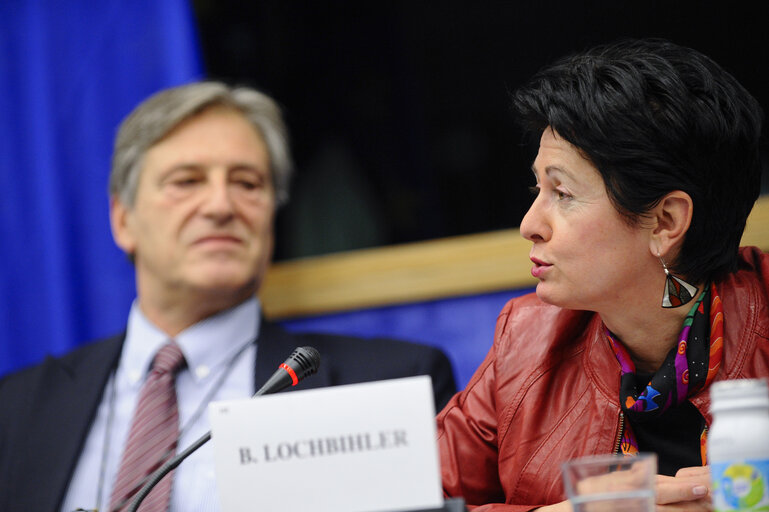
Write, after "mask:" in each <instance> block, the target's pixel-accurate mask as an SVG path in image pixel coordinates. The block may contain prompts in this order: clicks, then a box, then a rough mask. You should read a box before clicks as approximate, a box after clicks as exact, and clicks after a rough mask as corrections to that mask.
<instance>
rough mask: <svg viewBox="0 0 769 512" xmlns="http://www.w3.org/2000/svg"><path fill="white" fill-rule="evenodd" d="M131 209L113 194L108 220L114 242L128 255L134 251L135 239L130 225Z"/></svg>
mask: <svg viewBox="0 0 769 512" xmlns="http://www.w3.org/2000/svg"><path fill="white" fill-rule="evenodd" d="M131 215H132V211H131V209H130V208H128V207H127V206H126V205H125V204H123V202H122V201H121V200H120V199H119V198H118V197H117V196H113V197H112V198H111V199H110V204H109V221H110V227H111V228H112V238H113V239H114V240H115V244H117V246H118V247H120V248H121V249H123V252H125V253H126V254H128V255H129V256H131V255H133V254H134V251H136V239H135V238H134V235H133V227H132V225H131Z"/></svg>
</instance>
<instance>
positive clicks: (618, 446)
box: [438, 40, 769, 512]
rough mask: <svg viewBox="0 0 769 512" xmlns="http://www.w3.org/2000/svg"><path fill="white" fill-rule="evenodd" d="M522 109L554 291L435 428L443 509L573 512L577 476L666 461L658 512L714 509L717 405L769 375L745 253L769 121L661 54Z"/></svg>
mask: <svg viewBox="0 0 769 512" xmlns="http://www.w3.org/2000/svg"><path fill="white" fill-rule="evenodd" d="M514 106H515V110H516V112H517V114H518V119H519V120H520V122H521V124H522V125H523V127H524V128H525V129H526V131H527V132H528V133H530V134H532V135H533V136H534V139H535V142H538V143H539V150H538V153H537V155H536V158H535V160H534V163H533V165H532V172H533V174H534V178H535V181H536V186H535V187H534V189H533V192H534V194H535V198H534V202H533V204H532V206H531V208H530V209H529V211H528V213H527V214H526V216H525V217H524V219H523V221H522V223H521V234H522V235H523V236H524V237H525V238H526V239H527V240H530V241H531V242H532V249H531V254H530V257H531V261H532V262H533V268H532V274H533V275H534V277H536V278H538V279H539V283H538V285H537V289H536V294H531V295H528V296H524V297H521V298H517V299H513V300H512V301H510V302H509V303H508V304H507V305H506V306H505V308H504V310H503V311H502V312H501V314H500V316H499V319H498V323H497V329H496V334H495V339H494V344H493V346H492V348H491V350H490V351H489V353H488V356H487V357H486V360H485V361H484V362H483V364H482V365H481V366H480V368H478V370H477V372H476V373H475V375H474V376H473V378H472V380H471V381H470V383H469V384H468V386H467V388H466V389H465V390H464V391H462V392H461V393H459V394H458V395H456V396H455V397H454V398H453V399H452V400H451V402H449V404H448V405H447V406H446V408H445V409H444V410H443V411H442V412H441V413H440V415H439V416H438V429H439V432H438V434H439V444H440V454H441V466H442V473H443V483H444V490H445V493H446V494H447V495H448V496H463V497H464V498H465V500H466V502H467V503H468V504H469V505H470V506H471V508H472V507H477V508H476V510H478V511H481V510H483V511H500V512H501V511H509V512H513V511H523V510H532V509H537V508H540V507H541V508H540V510H542V511H545V510H551V511H557V510H570V506H569V504H568V503H567V502H565V501H564V499H565V496H564V493H563V487H562V483H561V477H560V465H561V463H562V462H563V461H565V460H568V459H572V458H576V457H580V456H585V455H590V454H603V453H611V452H615V453H625V454H628V455H632V454H635V453H637V452H638V451H651V452H656V453H657V454H658V460H659V473H660V475H659V476H658V480H657V506H658V510H711V509H712V507H711V504H710V499H709V493H710V488H709V485H710V484H709V475H708V468H707V456H706V451H705V449H704V448H705V446H706V442H707V431H708V425H709V424H710V422H711V416H710V414H709V400H708V391H709V386H710V384H711V383H712V382H713V381H715V380H722V379H736V378H750V377H766V376H769V292H768V289H769V258H767V255H765V254H763V253H762V252H761V251H759V250H757V249H739V242H740V238H741V236H742V232H743V230H744V227H745V221H746V219H747V217H748V214H749V213H750V210H751V208H752V207H753V204H754V202H755V200H756V198H757V197H758V194H759V184H760V174H761V163H760V157H759V136H760V132H761V122H762V114H761V108H760V107H759V105H758V103H757V102H756V100H755V99H754V98H753V97H752V96H751V95H750V94H749V93H748V92H747V91H746V90H745V89H744V88H743V87H742V86H741V85H740V84H739V83H738V82H737V81H736V80H735V79H734V78H733V77H732V76H731V75H729V74H728V73H727V72H725V71H724V70H723V69H722V68H721V67H719V66H718V65H717V64H716V63H714V62H713V61H712V60H710V59H709V58H707V57H705V56H704V55H702V54H700V53H698V52H696V51H694V50H691V49H688V48H683V47H680V46H677V45H674V44H672V43H669V42H666V41H659V40H634V41H621V42H618V43H614V44H611V45H607V46H602V47H598V48H594V49H592V50H588V51H586V52H584V53H581V54H578V55H575V56H572V57H569V58H566V59H564V60H561V61H559V62H558V63H556V64H555V65H553V66H551V67H549V68H546V69H544V70H543V71H540V72H539V73H538V74H537V75H536V76H535V77H534V78H533V79H532V81H531V82H530V83H529V84H528V85H526V86H525V87H523V88H521V89H520V90H518V91H517V92H516V93H515V95H514Z"/></svg>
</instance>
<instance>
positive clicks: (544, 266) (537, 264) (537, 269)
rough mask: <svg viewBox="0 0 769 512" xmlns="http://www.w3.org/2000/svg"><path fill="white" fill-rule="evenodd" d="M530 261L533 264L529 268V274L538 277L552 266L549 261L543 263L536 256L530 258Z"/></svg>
mask: <svg viewBox="0 0 769 512" xmlns="http://www.w3.org/2000/svg"><path fill="white" fill-rule="evenodd" d="M531 262H532V263H534V266H533V267H532V268H531V275H532V276H534V277H536V278H540V277H542V275H543V274H544V273H545V272H547V270H548V269H549V268H550V267H552V265H551V264H550V263H545V262H544V261H542V260H538V259H537V258H531Z"/></svg>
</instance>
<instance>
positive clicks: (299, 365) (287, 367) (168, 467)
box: [128, 347, 320, 512]
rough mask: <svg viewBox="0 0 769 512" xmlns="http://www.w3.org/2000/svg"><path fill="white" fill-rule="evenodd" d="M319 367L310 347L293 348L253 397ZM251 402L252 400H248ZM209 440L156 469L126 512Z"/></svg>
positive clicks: (274, 390)
mask: <svg viewBox="0 0 769 512" xmlns="http://www.w3.org/2000/svg"><path fill="white" fill-rule="evenodd" d="M319 365H320V354H318V351H317V350H315V349H314V348H312V347H297V348H296V349H295V350H294V352H292V353H291V355H290V356H289V357H288V359H286V362H285V363H283V364H282V365H280V367H279V368H278V370H277V371H276V372H275V373H274V374H273V375H272V377H270V378H269V379H268V380H267V382H266V383H265V384H264V385H263V386H262V387H261V388H260V389H259V391H257V392H256V393H255V394H254V397H257V396H261V395H269V394H272V393H277V392H278V391H281V390H283V389H285V388H287V387H288V386H295V385H297V384H298V383H299V381H301V380H302V379H304V378H305V377H307V376H309V375H312V374H314V373H315V372H317V371H318V366H319ZM252 398H253V397H252ZM210 440H211V431H210V430H209V431H208V432H206V433H205V434H203V435H202V436H200V438H199V439H198V440H197V441H195V442H194V443H192V444H191V445H189V446H188V447H187V448H185V449H184V450H183V451H182V452H180V453H178V454H177V455H176V456H175V457H173V458H171V459H170V460H169V461H168V462H166V463H165V464H163V465H162V466H161V467H160V468H159V469H157V470H156V471H155V472H154V473H152V475H151V477H150V479H149V480H147V482H146V483H145V484H144V485H143V486H142V488H141V489H139V492H138V493H136V496H134V499H133V501H132V502H131V506H130V507H129V508H128V512H136V511H137V510H138V509H139V505H141V503H142V501H144V498H146V497H147V495H148V494H149V493H150V492H151V491H152V489H154V488H155V486H156V485H157V484H158V482H160V481H161V480H162V479H163V477H164V476H166V475H167V474H168V473H170V472H171V471H173V470H174V469H175V468H176V466H178V465H179V464H181V463H182V461H183V460H184V459H186V458H187V457H189V456H190V455H191V454H192V453H193V452H194V451H195V450H197V449H198V448H200V447H201V446H203V445H204V444H206V443H207V442H208V441H210Z"/></svg>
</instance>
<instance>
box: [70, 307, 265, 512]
mask: <svg viewBox="0 0 769 512" xmlns="http://www.w3.org/2000/svg"><path fill="white" fill-rule="evenodd" d="M259 312H260V305H259V302H258V300H257V299H256V298H253V299H250V300H248V301H246V302H244V303H242V304H240V305H238V306H236V307H234V308H232V309H229V310H227V311H224V312H222V313H219V314H217V315H216V316H213V317H210V318H207V319H205V320H203V321H202V322H199V323H197V324H195V325H193V326H191V327H189V328H187V329H185V330H184V331H183V332H181V333H179V335H177V336H176V337H175V338H174V340H176V343H177V344H178V345H179V347H181V349H182V352H183V353H184V358H185V359H186V361H187V368H186V369H183V370H181V371H180V372H179V373H178V375H177V377H176V396H177V401H178V404H179V428H180V430H181V437H180V439H179V448H178V449H177V452H180V451H182V450H183V449H185V448H186V447H187V446H189V445H190V444H192V443H193V442H194V441H196V440H197V439H198V438H199V437H200V436H202V435H203V434H205V433H206V432H208V430H210V428H211V427H210V425H209V421H208V407H207V405H208V401H207V400H206V398H207V396H208V395H209V394H210V393H213V395H212V397H211V401H214V400H229V399H234V398H246V397H250V396H251V395H252V394H253V390H254V361H255V357H256V353H255V350H256V337H257V334H258V332H259ZM168 341H169V337H168V336H167V335H166V334H164V333H163V332H162V331H160V330H159V329H158V328H157V327H155V326H154V325H152V324H151V323H150V322H149V320H147V318H146V317H145V316H144V314H143V313H142V312H141V310H140V308H139V306H138V304H137V303H136V302H134V304H133V305H132V306H131V312H130V313H129V316H128V326H127V329H126V339H125V343H124V345H123V351H122V353H121V355H120V363H119V365H118V368H117V371H116V372H115V374H114V376H113V377H112V378H110V380H109V382H108V383H107V386H106V388H105V391H104V396H103V397H102V401H101V404H100V405H99V408H98V410H97V412H96V418H95V419H94V422H93V424H92V425H91V430H90V432H89V433H88V437H87V438H86V441H85V445H84V447H83V450H82V452H81V454H80V459H79V460H78V463H77V466H76V467H75V472H74V474H73V477H72V481H71V482H70V484H69V488H68V490H67V494H66V496H65V499H64V504H63V506H62V508H61V510H62V512H72V511H73V510H76V509H77V508H78V507H81V508H84V509H87V510H91V509H96V508H98V509H99V510H107V508H108V506H109V501H110V494H111V492H112V485H113V484H114V482H115V477H116V475H117V471H118V467H119V466H120V459H121V457H122V454H123V447H124V445H125V442H126V438H127V436H128V430H129V429H130V426H131V420H132V418H133V413H134V407H135V406H136V401H137V400H138V397H139V392H140V390H141V387H142V385H143V384H144V381H145V379H146V378H147V376H148V374H149V370H150V365H151V364H152V359H153V358H154V356H155V353H156V352H157V351H158V350H159V349H160V347H161V346H163V345H164V344H165V343H166V342H168ZM222 379H223V380H222ZM204 402H205V403H204ZM201 407H202V412H201ZM198 412H200V415H199V416H197V414H198ZM193 416H196V417H193ZM110 417H111V420H110ZM102 472H103V475H102V476H100V474H101V473H102ZM100 486H101V487H100ZM97 500H98V501H99V502H98V503H97ZM192 510H194V511H200V512H207V511H212V512H213V511H219V510H220V506H219V496H218V495H217V490H216V479H215V476H214V463H213V447H212V445H211V443H210V442H209V443H207V444H206V445H204V446H203V447H202V448H200V449H199V450H197V451H196V452H195V453H193V454H192V455H190V456H189V457H188V458H187V459H185V461H184V462H183V463H182V464H181V465H179V466H178V467H177V468H176V469H175V470H174V480H173V485H172V491H171V504H170V511H171V512H182V511H185V512H186V511H192Z"/></svg>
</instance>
